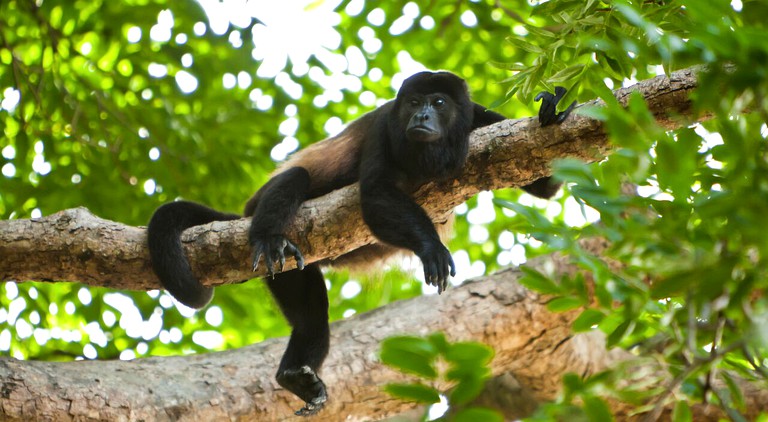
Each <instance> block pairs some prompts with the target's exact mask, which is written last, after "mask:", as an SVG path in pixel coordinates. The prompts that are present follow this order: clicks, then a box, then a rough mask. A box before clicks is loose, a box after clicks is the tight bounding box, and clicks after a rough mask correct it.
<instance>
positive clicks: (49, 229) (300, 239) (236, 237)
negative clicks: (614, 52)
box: [0, 69, 706, 290]
mask: <svg viewBox="0 0 768 422" xmlns="http://www.w3.org/2000/svg"><path fill="white" fill-rule="evenodd" d="M696 72H697V70H696V69H686V70H682V71H678V72H674V73H673V74H672V75H671V76H670V77H669V78H667V77H664V76H662V77H657V78H654V79H650V80H647V81H643V82H640V83H638V84H637V85H635V86H633V87H631V88H626V89H620V90H617V91H616V92H615V94H616V97H617V98H618V99H619V100H620V101H622V102H625V101H626V98H627V97H628V95H629V93H630V92H632V91H638V92H640V93H641V94H642V95H643V97H644V98H645V99H646V101H647V103H648V107H649V109H650V110H651V112H652V113H653V114H654V115H655V116H656V118H657V120H658V121H659V122H660V124H661V125H662V126H663V127H665V128H670V129H671V128H675V127H680V126H681V125H684V124H689V123H690V122H691V121H692V120H696V119H703V118H705V117H706V116H693V115H692V113H693V112H692V109H691V101H690V99H689V94H690V93H691V92H692V91H693V90H694V89H695V88H696V87H697V80H696ZM599 104H600V102H599V101H593V102H590V103H588V104H585V105H599ZM582 106H583V105H582ZM609 149H610V146H609V144H608V141H607V136H606V134H605V132H604V130H603V126H602V123H601V122H599V121H596V120H594V119H591V118H588V117H586V116H580V115H578V114H577V115H574V116H573V117H570V118H568V119H567V120H566V121H565V122H564V123H563V124H562V125H559V126H550V127H545V128H540V127H539V126H538V122H537V120H536V119H535V118H529V119H519V120H506V121H503V122H500V123H498V124H495V125H492V126H489V127H486V128H482V129H479V130H477V131H476V132H475V133H474V134H473V135H472V139H471V150H470V157H469V160H468V163H467V165H466V167H465V169H464V172H463V174H462V175H461V176H460V177H459V178H458V179H457V180H456V181H455V182H454V183H452V184H434V183H433V184H429V185H426V186H424V187H423V188H422V189H420V190H419V191H418V192H417V193H416V199H417V201H418V202H419V203H420V204H421V205H422V206H424V208H425V209H426V210H427V211H428V212H429V213H430V214H431V215H432V216H433V217H435V219H436V220H437V221H442V220H444V219H446V218H447V216H448V214H450V212H451V210H452V209H453V207H454V206H456V205H458V204H460V203H461V202H463V201H465V200H467V199H469V198H471V197H472V196H473V195H475V194H476V193H477V192H479V191H482V190H488V189H500V188H505V187H515V186H522V185H525V184H528V183H530V182H532V181H534V180H536V179H538V178H540V177H542V176H545V175H547V174H548V172H549V170H548V165H549V163H551V162H552V160H554V159H557V158H564V157H573V158H579V159H582V160H585V161H595V160H598V159H600V158H601V157H603V156H604V155H605V154H607V153H608V151H609ZM147 217H149V216H147ZM248 224H249V223H248V221H247V220H239V221H235V222H226V223H212V224H209V225H205V226H200V227H195V228H192V229H190V230H187V231H186V232H185V233H184V237H183V239H184V242H185V247H186V253H187V256H188V257H189V260H190V262H191V263H192V266H193V270H194V271H195V273H196V274H198V276H199V277H200V279H201V281H202V282H203V283H204V284H208V285H217V284H224V283H233V282H238V281H243V280H247V279H249V278H253V277H254V276H255V275H258V274H254V273H252V272H251V271H250V269H249V265H248V262H249V254H250V251H249V250H248V242H247V227H248ZM287 234H288V237H289V238H290V239H293V240H294V241H295V242H296V243H297V244H298V246H299V247H300V248H301V250H302V252H303V253H304V255H305V258H306V259H307V261H308V262H312V261H316V260H320V259H323V258H328V257H335V256H339V255H342V254H343V253H345V252H348V251H350V250H353V249H355V248H358V247H360V246H363V245H365V244H368V243H371V242H373V240H374V239H373V236H372V235H371V233H370V231H369V230H368V229H367V228H366V227H365V225H364V224H363V221H362V218H361V216H360V207H359V204H358V187H357V185H353V186H350V187H347V188H345V189H341V190H338V191H335V192H332V193H331V194H329V195H326V196H323V197H321V198H317V199H314V200H311V201H308V202H306V203H305V204H304V205H303V206H302V208H301V209H300V211H299V215H298V218H297V219H296V221H295V222H294V224H293V225H292V226H291V227H290V229H289V230H288V233H287ZM145 243H146V241H145V233H144V229H143V228H136V227H130V226H125V225H121V224H118V223H114V222H110V221H106V220H102V219H99V218H97V217H94V216H92V215H90V214H89V213H88V212H87V211H86V210H84V209H75V210H67V211H62V212H60V213H57V214H54V215H52V216H49V217H46V218H43V219H39V220H12V221H2V222H0V279H2V280H17V281H25V280H48V281H80V282H83V283H86V284H91V285H97V286H106V287H112V288H121V289H134V290H147V289H155V288H158V287H160V284H159V281H158V280H157V278H156V277H155V275H154V274H153V273H152V271H151V270H150V267H149V255H148V253H147V250H146V247H145ZM290 264H292V263H289V265H290Z"/></svg>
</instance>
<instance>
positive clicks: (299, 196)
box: [245, 167, 310, 276]
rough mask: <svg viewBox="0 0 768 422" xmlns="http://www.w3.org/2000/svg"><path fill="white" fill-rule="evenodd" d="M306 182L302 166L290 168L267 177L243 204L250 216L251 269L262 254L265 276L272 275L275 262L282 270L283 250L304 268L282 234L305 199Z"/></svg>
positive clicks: (306, 174) (293, 247)
mask: <svg viewBox="0 0 768 422" xmlns="http://www.w3.org/2000/svg"><path fill="white" fill-rule="evenodd" d="M309 185H310V178H309V172H307V170H306V169H305V168H303V167H292V168H289V169H287V170H285V171H284V172H282V173H280V174H278V175H276V176H274V177H273V178H272V179H270V180H269V182H267V184H265V185H264V186H262V187H261V189H259V191H258V192H256V194H255V195H254V196H253V198H251V200H250V201H248V204H246V206H245V214H246V216H248V215H252V216H253V218H252V220H251V227H250V230H249V232H248V239H249V242H250V244H251V249H252V251H253V255H252V256H253V270H254V271H256V269H257V268H258V265H259V260H260V259H261V257H262V256H263V257H264V264H265V265H266V267H267V275H269V276H273V275H274V266H275V264H277V265H278V269H279V271H282V270H283V266H284V265H285V252H286V251H287V252H288V253H289V254H291V255H293V257H294V258H295V259H296V266H297V267H298V268H303V267H304V257H303V256H302V255H301V252H300V251H299V249H298V248H297V247H296V246H295V245H294V244H293V243H291V242H290V241H289V240H288V239H286V238H285V236H284V235H283V233H284V232H285V227H286V226H287V225H288V223H290V222H291V221H292V220H293V218H294V217H295V215H296V211H297V210H298V209H299V206H300V205H301V203H302V202H304V201H305V200H306V199H307V193H308V191H309Z"/></svg>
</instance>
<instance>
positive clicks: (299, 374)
mask: <svg viewBox="0 0 768 422" xmlns="http://www.w3.org/2000/svg"><path fill="white" fill-rule="evenodd" d="M277 383H278V384H280V386H282V387H283V388H285V389H286V390H288V391H290V392H291V393H293V394H296V395H297V396H299V398H300V399H302V400H304V401H305V402H306V403H305V404H304V407H302V408H301V409H299V410H297V411H296V415H297V416H310V415H314V414H315V413H317V412H319V411H320V409H322V408H323V406H324V405H325V402H326V401H327V400H328V393H327V392H326V390H325V384H324V383H323V381H322V380H321V379H320V378H319V377H318V376H317V374H316V373H315V371H314V370H312V368H310V367H309V366H307V365H304V366H302V367H301V368H299V369H287V370H285V371H283V372H281V373H279V374H277Z"/></svg>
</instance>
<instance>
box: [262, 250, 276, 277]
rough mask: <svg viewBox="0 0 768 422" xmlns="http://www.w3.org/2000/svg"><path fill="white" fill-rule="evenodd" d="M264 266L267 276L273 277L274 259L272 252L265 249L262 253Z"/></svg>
mask: <svg viewBox="0 0 768 422" xmlns="http://www.w3.org/2000/svg"><path fill="white" fill-rule="evenodd" d="M264 266H265V267H267V277H269V278H272V279H274V278H275V261H274V260H273V259H272V253H270V251H265V253H264Z"/></svg>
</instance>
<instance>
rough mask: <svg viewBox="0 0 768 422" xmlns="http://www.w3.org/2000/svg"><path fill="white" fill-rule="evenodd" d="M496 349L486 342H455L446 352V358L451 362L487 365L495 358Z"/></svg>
mask: <svg viewBox="0 0 768 422" xmlns="http://www.w3.org/2000/svg"><path fill="white" fill-rule="evenodd" d="M493 355H494V351H493V349H492V348H490V347H488V346H486V345H485V344H482V343H478V342H469V341H463V342H459V343H453V344H451V345H450V347H449V348H448V351H447V352H446V353H445V359H446V360H448V361H449V362H457V363H462V362H477V363H479V364H481V365H485V364H487V363H489V362H490V361H491V359H493Z"/></svg>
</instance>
